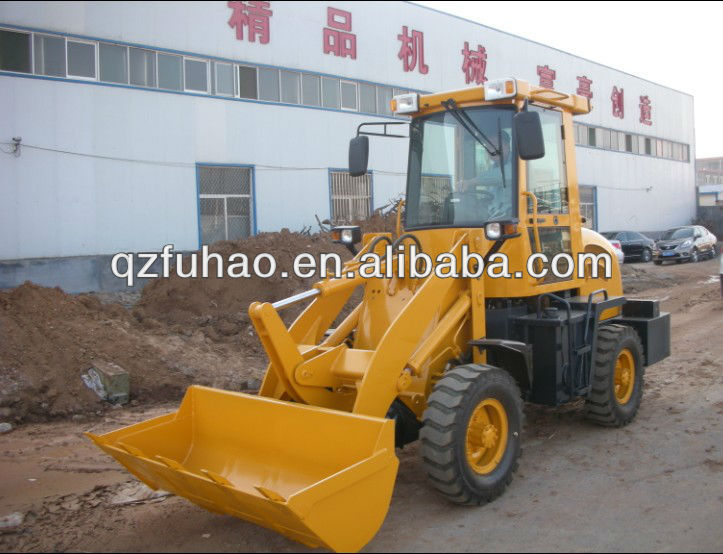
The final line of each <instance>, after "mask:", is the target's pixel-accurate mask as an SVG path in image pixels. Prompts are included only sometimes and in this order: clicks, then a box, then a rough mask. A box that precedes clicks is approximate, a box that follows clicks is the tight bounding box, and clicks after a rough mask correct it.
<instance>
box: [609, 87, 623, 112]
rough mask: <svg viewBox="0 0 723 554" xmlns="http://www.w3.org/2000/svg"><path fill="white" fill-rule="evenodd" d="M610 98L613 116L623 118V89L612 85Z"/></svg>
mask: <svg viewBox="0 0 723 554" xmlns="http://www.w3.org/2000/svg"><path fill="white" fill-rule="evenodd" d="M610 100H612V102H613V117H619V118H620V119H623V118H624V117H625V96H624V93H623V89H619V90H618V87H613V93H612V94H611V95H610Z"/></svg>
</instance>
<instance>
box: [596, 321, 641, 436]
mask: <svg viewBox="0 0 723 554" xmlns="http://www.w3.org/2000/svg"><path fill="white" fill-rule="evenodd" d="M625 366H627V367H625ZM644 371H645V366H644V365H643V345H642V343H641V342H640V337H638V334H637V333H636V332H635V329H633V328H632V327H628V326H627V325H618V324H612V325H605V326H603V327H601V328H600V329H599V330H598V336H597V347H596V350H595V362H594V365H593V373H592V379H591V381H592V389H591V391H590V394H589V395H588V398H587V399H586V401H585V417H586V418H587V419H589V420H590V421H593V422H595V423H597V424H598V425H605V426H608V427H621V426H623V425H627V424H628V423H630V422H631V421H632V420H633V419H634V418H635V415H636V414H637V412H638V408H639V407H640V401H641V400H642V397H643V373H644Z"/></svg>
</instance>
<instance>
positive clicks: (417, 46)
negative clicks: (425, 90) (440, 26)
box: [397, 25, 429, 75]
mask: <svg viewBox="0 0 723 554" xmlns="http://www.w3.org/2000/svg"><path fill="white" fill-rule="evenodd" d="M397 39H398V40H399V41H400V42H401V43H402V45H401V47H400V48H399V54H397V57H398V58H399V59H400V60H402V62H403V64H404V71H414V68H415V67H419V72H420V73H421V74H422V75H426V74H427V73H428V72H429V66H428V65H427V64H425V63H424V33H422V32H421V31H415V30H412V34H411V35H410V34H409V31H408V29H407V26H406V25H404V26H403V27H402V33H401V34H399V35H397Z"/></svg>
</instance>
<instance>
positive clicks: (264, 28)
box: [227, 2, 274, 44]
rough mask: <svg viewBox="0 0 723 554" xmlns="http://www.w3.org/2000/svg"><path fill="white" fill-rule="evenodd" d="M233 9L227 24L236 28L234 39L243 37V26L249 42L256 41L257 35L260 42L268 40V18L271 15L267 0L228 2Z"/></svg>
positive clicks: (263, 42)
mask: <svg viewBox="0 0 723 554" xmlns="http://www.w3.org/2000/svg"><path fill="white" fill-rule="evenodd" d="M227 5H228V7H229V8H231V9H232V10H233V13H232V14H231V18H230V19H229V20H228V26H229V27H231V28H232V29H233V28H235V29H236V39H237V40H243V39H244V27H248V37H249V41H250V42H256V37H257V36H258V37H259V42H260V43H261V44H268V42H269V19H270V18H271V16H272V15H273V13H274V12H272V11H271V10H270V9H269V2H228V3H227Z"/></svg>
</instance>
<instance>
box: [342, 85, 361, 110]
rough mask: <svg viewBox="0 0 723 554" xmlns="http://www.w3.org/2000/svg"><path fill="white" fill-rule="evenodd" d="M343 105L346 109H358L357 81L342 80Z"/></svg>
mask: <svg viewBox="0 0 723 554" xmlns="http://www.w3.org/2000/svg"><path fill="white" fill-rule="evenodd" d="M341 107H342V109H344V110H356V109H358V106H357V98H356V83H352V82H350V81H341Z"/></svg>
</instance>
